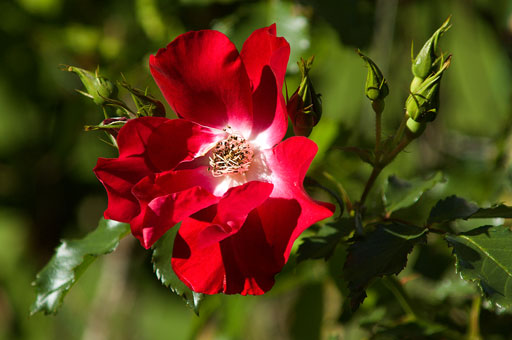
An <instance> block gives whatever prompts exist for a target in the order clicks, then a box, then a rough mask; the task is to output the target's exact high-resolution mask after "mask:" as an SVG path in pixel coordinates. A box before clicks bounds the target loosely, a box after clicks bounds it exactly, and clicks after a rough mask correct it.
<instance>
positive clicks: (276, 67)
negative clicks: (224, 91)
mask: <svg viewBox="0 0 512 340" xmlns="http://www.w3.org/2000/svg"><path fill="white" fill-rule="evenodd" d="M240 55H241V57H242V60H243V61H244V65H245V68H246V70H247V74H248V75H249V78H250V79H251V83H252V87H253V116H254V122H253V132H252V135H253V137H252V139H253V140H255V142H256V143H257V144H259V145H261V147H263V148H270V147H272V146H274V145H275V144H277V143H278V142H279V141H281V140H282V139H283V137H284V135H285V133H286V129H287V125H288V120H287V115H286V105H285V101H284V97H283V92H282V89H283V82H284V76H285V73H286V66H287V64H288V59H289V56H290V45H289V44H288V42H287V41H286V40H285V39H284V38H282V37H277V36H276V25H275V24H273V25H271V26H269V27H265V28H261V29H259V30H256V31H254V32H253V33H252V34H251V36H250V37H249V38H248V39H247V40H246V42H245V43H244V46H243V48H242V51H241V53H240Z"/></svg>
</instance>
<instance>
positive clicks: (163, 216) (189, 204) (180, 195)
mask: <svg viewBox="0 0 512 340" xmlns="http://www.w3.org/2000/svg"><path fill="white" fill-rule="evenodd" d="M210 178H213V176H212V175H211V174H210V173H209V172H208V170H207V168H206V167H200V168H197V169H188V170H180V171H167V172H164V173H159V174H155V175H152V176H147V177H145V178H144V179H142V180H141V181H140V182H139V183H137V184H136V185H135V186H134V187H133V189H132V194H133V196H134V197H136V198H137V200H138V204H139V205H140V208H141V210H140V214H139V215H138V216H137V217H136V218H135V219H133V220H132V221H131V227H132V233H133V234H134V235H135V236H136V237H137V238H138V239H139V240H140V241H141V244H142V245H143V246H144V247H146V248H148V247H150V246H151V245H152V244H153V243H154V242H155V241H156V240H158V238H160V237H161V236H162V235H163V234H164V233H165V231H167V230H168V229H169V228H171V227H172V226H174V225H175V224H176V223H178V222H179V221H181V220H183V219H184V218H186V217H188V216H190V215H191V214H194V213H196V212H198V211H199V210H202V209H204V208H206V207H208V206H210V205H212V204H214V203H217V202H218V201H219V199H220V198H218V197H215V196H214V195H213V194H211V191H212V189H213V188H212V184H210V183H209V179H210Z"/></svg>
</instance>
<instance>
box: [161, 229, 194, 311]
mask: <svg viewBox="0 0 512 340" xmlns="http://www.w3.org/2000/svg"><path fill="white" fill-rule="evenodd" d="M178 230H179V225H176V226H174V227H173V228H171V229H169V230H168V231H167V232H166V233H165V234H164V236H162V237H160V239H159V240H158V241H156V243H155V244H154V245H153V256H152V258H151V262H153V270H154V272H155V274H156V276H157V277H158V279H159V280H160V281H161V282H162V284H163V285H164V286H166V287H169V288H170V289H171V291H172V292H173V293H175V294H176V295H179V296H181V297H182V298H183V299H184V300H185V302H186V303H187V305H188V306H189V307H191V308H192V309H193V310H194V312H195V313H196V314H198V315H199V305H200V303H201V301H202V300H203V294H200V293H196V292H194V291H192V290H191V289H190V288H188V287H187V286H186V285H185V284H184V283H183V282H182V281H181V280H180V279H179V278H178V276H177V275H176V273H175V272H174V270H173V269H172V266H171V258H172V249H173V247H174V239H175V238H176V234H177V233H178Z"/></svg>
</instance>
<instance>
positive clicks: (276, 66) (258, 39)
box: [240, 24, 290, 89]
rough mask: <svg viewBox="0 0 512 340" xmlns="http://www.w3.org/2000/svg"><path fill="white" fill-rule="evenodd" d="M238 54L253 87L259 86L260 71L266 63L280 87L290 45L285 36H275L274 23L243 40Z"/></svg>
mask: <svg viewBox="0 0 512 340" xmlns="http://www.w3.org/2000/svg"><path fill="white" fill-rule="evenodd" d="M240 55H241V57H242V60H243V61H244V65H245V69H246V70H247V74H248V75H249V79H251V83H252V84H253V88H254V89H256V88H257V87H258V86H259V84H260V79H261V72H262V70H263V68H264V67H265V66H267V65H268V66H270V68H271V69H272V71H273V72H274V74H275V75H276V80H277V84H278V87H279V88H280V89H281V88H282V86H283V82H284V76H285V74H286V66H287V65H288V58H289V57H290V45H289V44H288V42H287V41H286V39H285V38H283V37H277V36H276V24H272V25H271V26H269V27H264V28H260V29H258V30H256V31H254V32H253V33H252V34H251V35H250V36H249V38H247V40H246V41H245V43H244V46H243V47H242V51H241V52H240Z"/></svg>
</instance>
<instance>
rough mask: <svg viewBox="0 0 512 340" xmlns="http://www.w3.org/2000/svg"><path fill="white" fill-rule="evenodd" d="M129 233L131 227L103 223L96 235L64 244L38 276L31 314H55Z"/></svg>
mask: <svg viewBox="0 0 512 340" xmlns="http://www.w3.org/2000/svg"><path fill="white" fill-rule="evenodd" d="M129 231H130V227H129V225H128V224H125V223H120V222H116V221H112V220H105V219H103V218H102V219H101V220H100V222H99V224H98V227H97V228H96V230H94V231H93V232H91V233H89V234H88V235H87V236H85V237H84V238H82V239H80V240H63V241H62V243H61V245H60V246H59V247H58V248H57V249H56V252H55V255H53V257H52V258H51V259H50V262H48V264H46V266H45V267H44V268H43V269H42V270H41V271H40V272H39V273H38V274H37V276H36V280H35V281H34V283H33V285H34V286H35V288H36V301H35V302H34V303H33V304H32V306H31V308H30V313H31V314H35V313H37V312H44V313H45V314H50V313H53V314H55V313H56V312H57V310H58V309H59V307H60V305H61V304H62V301H63V299H64V297H65V296H66V294H67V292H68V291H69V289H70V288H71V287H72V286H73V284H74V283H75V282H76V281H77V280H78V278H79V277H80V275H81V274H82V273H83V272H84V271H85V270H86V269H87V267H88V266H89V265H90V264H91V263H92V262H93V261H94V260H95V259H96V257H98V256H100V255H104V254H108V253H111V252H112V251H114V250H115V249H116V248H117V246H118V245H119V240H120V239H121V238H123V237H124V236H125V235H127V234H128V233H129Z"/></svg>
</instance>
